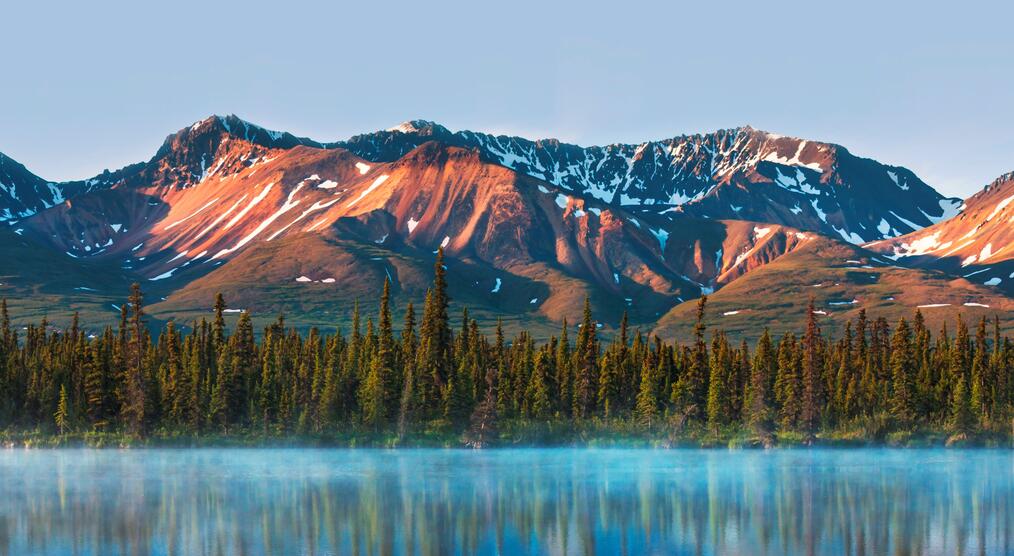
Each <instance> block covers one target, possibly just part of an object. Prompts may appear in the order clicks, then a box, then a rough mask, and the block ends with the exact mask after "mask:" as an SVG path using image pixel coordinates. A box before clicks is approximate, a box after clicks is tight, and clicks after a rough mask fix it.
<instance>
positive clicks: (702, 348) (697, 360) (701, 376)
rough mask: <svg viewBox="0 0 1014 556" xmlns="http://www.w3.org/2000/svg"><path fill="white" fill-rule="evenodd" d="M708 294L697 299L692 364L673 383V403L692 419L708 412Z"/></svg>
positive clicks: (682, 413) (678, 410) (678, 409)
mask: <svg viewBox="0 0 1014 556" xmlns="http://www.w3.org/2000/svg"><path fill="white" fill-rule="evenodd" d="M707 303H708V296H706V295H702V296H701V298H700V299H699V300H698V301H697V321H696V323H695V324H694V345H693V348H692V350H691V355H690V365H689V367H688V368H687V370H686V372H685V373H683V376H681V377H680V378H679V380H677V381H676V383H675V384H674V385H673V392H672V403H673V405H674V406H675V407H676V410H677V412H679V413H680V414H681V415H683V416H685V417H687V418H690V419H700V418H702V417H703V416H705V414H706V402H707V391H708V382H707V381H708V375H709V370H708V346H707V344H706V343H705V342H704V331H705V329H706V328H707V327H706V326H705V325H704V313H705V308H706V306H707Z"/></svg>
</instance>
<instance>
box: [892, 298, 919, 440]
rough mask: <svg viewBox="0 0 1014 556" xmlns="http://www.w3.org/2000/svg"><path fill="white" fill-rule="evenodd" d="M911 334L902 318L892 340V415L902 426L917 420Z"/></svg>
mask: <svg viewBox="0 0 1014 556" xmlns="http://www.w3.org/2000/svg"><path fill="white" fill-rule="evenodd" d="M912 359H913V355H912V345H911V332H910V331H909V328H908V322H906V321H905V319H904V318H902V319H901V320H900V321H899V322H898V327H897V328H896V329H895V330H894V338H893V339H892V340H891V379H892V383H893V385H892V396H891V414H892V415H893V416H894V418H895V419H898V421H899V422H901V423H902V424H906V425H907V424H911V423H912V422H913V421H914V420H915V413H916V402H915V383H914V380H913V366H914V365H913V361H912Z"/></svg>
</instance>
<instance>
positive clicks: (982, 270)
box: [867, 172, 1014, 295]
mask: <svg viewBox="0 0 1014 556" xmlns="http://www.w3.org/2000/svg"><path fill="white" fill-rule="evenodd" d="M867 247H868V248H869V249H871V250H874V251H877V252H880V253H883V254H884V256H886V257H890V258H892V259H894V260H897V261H898V262H899V263H904V264H906V265H912V266H917V267H924V268H935V269H939V270H943V271H945V272H949V273H952V274H955V275H961V276H964V277H966V278H968V279H969V280H970V281H974V282H977V283H980V284H985V285H987V286H998V287H999V288H1001V289H1002V290H1003V291H1005V292H1007V294H1008V295H1011V294H1014V172H1011V173H1008V174H1004V175H1002V176H1000V177H998V178H997V179H995V180H994V181H993V182H992V183H990V184H989V185H987V186H986V187H985V188H984V189H983V190H982V191H980V192H979V193H976V194H975V195H973V196H972V197H970V198H969V199H968V200H967V201H965V204H964V206H963V208H962V211H961V213H960V214H959V215H958V216H956V217H954V218H951V219H949V220H946V221H944V222H940V223H939V224H936V225H934V226H931V227H929V228H926V229H924V230H920V231H918V232H916V233H913V234H908V235H905V236H902V237H899V238H895V239H892V240H888V241H881V242H876V243H872V244H870V245H868V246H867Z"/></svg>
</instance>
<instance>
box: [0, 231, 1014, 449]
mask: <svg viewBox="0 0 1014 556" xmlns="http://www.w3.org/2000/svg"><path fill="white" fill-rule="evenodd" d="M442 261H443V253H442V250H441V252H440V253H439V254H438V257H437V262H436V265H435V268H434V273H435V277H434V281H433V284H432V287H431V288H430V289H429V291H428V293H427V295H426V300H425V305H424V307H423V309H422V314H421V318H418V320H417V315H416V312H415V310H414V308H413V307H412V306H411V305H409V306H408V307H406V311H405V318H404V322H403V323H401V326H400V331H399V332H397V333H396V332H395V325H394V323H393V322H392V317H391V310H392V308H391V307H390V304H389V286H390V285H389V283H385V285H384V290H383V293H382V295H381V297H380V302H379V307H378V310H377V312H376V313H373V312H370V311H363V313H364V315H363V316H360V310H359V307H358V305H357V307H356V310H355V313H354V320H353V323H352V325H351V327H350V329H349V330H347V331H342V330H339V331H338V332H337V333H336V334H334V335H332V336H329V335H323V334H321V333H320V332H319V331H318V330H316V329H312V330H310V331H309V332H308V334H306V335H305V336H304V335H301V334H299V333H297V332H296V331H295V330H294V329H289V328H286V325H285V321H284V318H282V317H279V318H278V320H277V321H276V322H275V323H274V324H272V325H270V326H268V327H266V328H265V329H264V330H263V333H262V334H261V335H260V336H259V339H258V338H257V337H256V336H255V334H254V329H253V326H252V323H251V319H250V315H249V314H247V313H246V312H244V313H243V314H241V315H240V318H239V321H238V324H237V325H236V326H235V327H234V329H233V330H227V327H226V325H225V320H224V317H223V312H224V311H225V309H226V303H225V300H223V299H222V296H221V295H219V296H218V297H217V299H216V300H215V306H214V308H215V312H214V317H213V320H212V321H211V322H208V321H205V320H202V321H201V322H198V323H195V325H194V326H193V331H192V332H191V333H188V334H183V333H181V332H180V330H179V329H178V328H177V327H176V326H174V324H173V323H172V322H169V323H168V324H167V325H166V327H165V328H164V329H163V330H162V331H161V333H160V334H158V336H157V338H155V337H153V336H152V335H151V334H150V333H149V331H148V328H147V326H146V324H145V313H144V305H143V294H142V292H141V290H140V287H139V286H138V285H136V284H135V285H134V287H133V289H132V291H131V294H130V298H129V303H128V304H126V305H124V306H123V307H122V309H121V318H120V324H119V327H118V328H113V327H108V328H106V329H105V330H104V332H102V333H101V334H97V335H87V334H85V333H84V332H82V328H81V327H80V325H79V324H78V323H77V321H76V320H75V323H74V324H73V325H72V326H71V327H70V328H69V329H67V330H64V331H59V332H52V331H50V330H49V327H48V326H47V324H46V323H45V322H43V323H41V324H40V325H38V326H28V327H27V328H26V329H25V330H24V331H23V333H21V332H20V331H17V330H14V329H13V328H12V325H11V323H10V319H9V316H8V313H7V305H6V300H5V301H4V303H3V315H2V318H3V321H2V331H0V334H2V337H0V429H2V430H3V431H4V432H3V433H2V434H3V436H4V437H5V438H6V439H7V442H13V441H15V440H23V441H26V442H30V441H41V440H43V439H47V440H49V441H54V439H56V441H57V442H59V441H60V440H59V439H61V438H62V439H65V440H66V439H72V441H73V440H74V439H76V440H78V441H84V442H87V443H92V444H102V442H104V441H105V442H113V441H115V442H128V441H129V442H147V441H158V440H159V439H161V440H163V441H169V440H172V439H177V440H179V439H182V441H185V442H193V441H195V440H196V439H213V441H228V439H239V440H242V439H247V440H249V439H254V440H255V441H263V440H265V439H272V438H274V439H290V440H291V439H300V440H302V441H305V442H308V443H312V442H316V443H321V444H346V445H352V444H365V445H388V446H393V445H412V444H439V445H462V444H465V445H470V446H476V447H479V446H486V445H502V444H520V443H531V444H552V443H572V442H595V441H601V442H619V441H621V440H623V441H636V442H648V443H651V444H653V445H679V444H682V443H687V444H691V443H693V444H705V445H708V444H710V445H720V444H725V443H739V444H744V445H745V444H757V445H760V444H763V445H771V444H774V443H805V444H809V443H812V442H863V443H865V442H888V443H898V444H909V443H918V442H939V443H943V442H948V443H986V444H996V443H1000V442H1006V441H1008V440H1009V439H1010V435H1011V427H1012V416H1014V411H1012V410H1014V380H1012V379H1011V369H1012V368H1014V349H1012V345H1011V339H1010V338H1009V337H1002V336H1001V334H1000V332H999V324H998V322H997V321H994V322H987V321H986V320H985V319H983V320H981V321H979V322H975V323H971V328H972V330H970V329H969V324H967V323H965V322H963V321H962V320H961V319H960V318H959V319H958V320H957V322H955V323H953V325H952V326H953V330H949V329H948V327H947V326H944V327H943V329H942V330H940V331H938V332H936V333H934V332H931V331H930V330H928V329H927V328H926V326H925V325H924V322H923V318H922V315H921V314H920V313H919V312H916V313H915V314H914V315H913V317H912V318H911V320H910V321H909V320H906V319H901V320H900V321H899V322H897V323H893V324H892V323H888V322H886V321H885V320H884V319H879V318H878V319H874V318H867V316H866V314H865V312H863V313H860V316H859V318H858V319H857V320H855V321H854V322H850V323H848V324H847V325H846V327H845V329H844V332H843V333H842V334H841V335H840V337H834V338H832V337H829V336H826V335H824V334H822V332H821V330H820V328H819V327H818V324H817V321H816V319H815V317H814V316H813V308H812V306H811V310H810V319H809V323H808V326H807V327H806V329H805V330H802V331H799V333H797V334H791V333H790V334H786V335H784V336H783V337H780V338H775V337H771V335H770V334H768V333H767V331H765V332H764V333H763V335H762V336H761V337H760V339H759V340H758V341H757V342H756V343H755V345H752V346H751V345H747V343H746V342H745V341H743V342H740V343H738V344H737V343H735V342H733V341H731V340H730V339H729V338H728V337H727V336H726V335H725V334H724V333H723V332H722V331H721V330H714V331H709V330H706V329H705V327H704V326H703V324H702V322H703V316H704V311H705V310H706V308H707V298H706V297H702V298H701V299H700V301H699V304H698V320H697V326H696V328H695V332H694V334H693V336H692V337H690V338H686V339H685V341H676V342H670V341H667V340H666V339H663V338H659V337H651V336H647V337H646V336H645V335H643V334H642V333H641V332H640V331H637V330H630V329H628V326H627V325H626V319H624V323H623V324H622V325H621V327H620V329H619V331H618V333H617V334H616V335H615V336H614V337H613V338H612V339H611V340H610V341H605V340H603V339H600V338H599V337H598V335H597V331H596V328H597V327H596V323H595V322H594V320H593V319H592V312H591V308H590V306H589V304H588V302H587V301H586V302H585V309H584V319H583V322H582V323H581V324H580V326H579V327H577V328H576V332H574V333H573V335H574V336H575V337H574V338H571V334H572V333H571V331H570V330H569V328H568V325H567V324H566V323H564V325H563V326H562V328H561V331H560V334H559V336H558V337H553V338H551V339H550V340H549V341H548V342H545V343H536V342H535V341H534V340H533V338H532V337H531V336H530V335H529V334H527V333H525V332H521V333H519V334H518V335H517V336H516V337H514V338H505V337H504V333H503V330H502V327H500V326H498V327H497V331H496V333H495V335H494V336H493V337H488V336H486V335H484V334H483V333H481V332H480V329H479V324H478V323H477V322H476V321H475V320H473V319H470V318H469V316H468V313H467V311H465V312H464V314H462V315H461V316H460V319H455V320H454V321H452V319H451V318H450V317H449V315H448V301H449V299H448V292H447V285H446V281H445V269H444V266H443V262H442ZM364 321H365V323H364ZM22 334H23V335H22ZM33 439H34V440H33ZM110 439H113V440H110Z"/></svg>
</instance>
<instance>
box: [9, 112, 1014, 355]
mask: <svg viewBox="0 0 1014 556" xmlns="http://www.w3.org/2000/svg"><path fill="white" fill-rule="evenodd" d="M1012 201H1014V179H1012V176H1011V175H1010V174H1008V175H1006V176H1003V177H1001V178H999V179H997V180H996V181H995V182H994V183H992V184H990V185H989V186H987V187H986V188H985V189H983V191H981V192H980V193H978V194H976V195H975V196H973V197H971V198H969V199H968V200H965V201H962V200H960V199H954V198H948V197H945V196H943V195H941V194H940V193H938V192H937V191H936V190H935V189H933V188H932V187H931V186H930V185H928V184H926V183H925V182H923V181H922V180H921V179H919V178H918V177H917V176H916V175H915V174H914V173H913V172H911V171H910V170H907V169H905V168H903V167H899V166H891V165H887V164H883V163H880V162H878V161H875V160H871V159H867V158H861V157H857V156H855V155H853V154H852V153H850V152H849V151H848V150H847V149H845V148H844V147H841V146H839V145H834V144H831V143H823V142H818V141H810V140H804V139H798V138H793V137H785V136H780V135H775V134H772V133H767V132H764V131H759V130H756V129H753V128H750V127H742V128H736V129H729V130H720V131H716V132H713V133H707V134H699V135H688V136H678V137H673V138H670V139H664V140H659V141H648V142H644V143H641V144H613V145H607V146H601V147H580V146H576V145H570V144H566V143H562V142H560V141H557V140H554V139H545V140H537V141H533V140H528V139H524V138H520V137H507V136H493V135H489V134H483V133H476V132H471V131H459V132H451V131H449V130H448V129H447V128H445V127H443V126H441V125H439V124H436V123H433V122H428V121H423V120H414V121H410V122H406V123H404V124H401V125H399V126H397V127H394V128H391V129H388V130H385V131H377V132H373V133H368V134H363V135H357V136H354V137H352V138H350V139H348V140H344V141H335V142H318V141H315V140H311V139H307V138H301V137H296V136H294V135H292V134H289V133H283V132H276V131H270V130H266V129H264V128H262V127H259V126H256V125H254V124H251V123H249V122H246V121H244V120H242V119H240V118H238V117H236V116H224V117H220V116H212V117H210V118H207V119H204V120H201V121H199V122H197V123H195V124H193V125H191V126H189V127H186V128H183V129H181V130H179V131H178V132H176V133H174V134H172V135H170V136H169V137H167V139H166V140H165V142H164V143H163V144H162V146H161V147H160V148H159V149H158V150H157V151H156V152H155V154H154V156H153V157H152V158H151V159H150V160H148V161H147V162H141V163H137V164H132V165H129V166H126V167H124V168H122V169H119V170H115V171H111V172H110V171H107V172H103V173H102V174H100V175H98V176H94V177H92V178H88V179H84V180H79V181H72V182H61V183H57V182H50V181H47V180H45V179H43V178H40V177H38V176H36V175H35V174H33V173H32V172H30V171H29V170H28V169H26V168H25V167H24V166H22V165H20V164H18V163H17V162H15V161H14V160H12V159H10V158H8V157H6V156H4V155H2V154H0V221H2V222H4V223H5V224H6V226H2V227H0V245H2V247H0V249H2V251H0V295H4V296H6V297H8V298H9V300H10V303H11V304H12V305H13V306H14V307H15V309H16V314H17V315H20V316H21V317H22V318H26V319H28V318H31V319H38V318H39V317H41V316H43V315H45V316H47V317H48V318H49V319H50V321H52V322H56V323H60V322H65V321H67V320H69V317H70V315H71V313H72V312H73V311H75V310H77V311H82V312H87V313H90V315H89V316H90V318H91V319H92V320H94V319H95V318H100V319H102V320H104V321H105V322H110V323H111V322H114V321H115V320H117V319H118V318H119V305H120V303H121V301H122V299H123V298H124V297H125V291H126V287H127V285H128V284H129V283H131V282H133V281H140V282H142V284H143V287H144V289H145V291H146V292H148V302H149V304H150V309H149V310H150V312H151V314H152V315H154V316H155V317H156V318H159V319H169V318H175V319H177V320H180V321H181V322H189V321H190V320H191V319H194V318H198V317H200V316H205V315H207V314H208V312H209V311H210V306H211V303H212V300H213V298H214V294H215V293H217V292H219V291H220V292H222V293H223V294H224V295H225V297H226V299H227V300H228V302H229V304H230V307H232V308H233V310H240V309H249V310H251V311H253V312H254V313H255V314H258V315H262V316H264V317H265V318H272V317H273V316H274V315H275V314H276V313H278V312H282V313H284V314H285V315H286V316H287V318H289V319H290V321H294V322H296V323H299V324H303V325H307V326H309V325H317V326H327V327H333V326H335V325H340V324H341V323H343V322H345V320H347V318H348V316H349V311H350V310H351V307H352V306H353V304H354V302H355V301H356V300H359V301H362V302H363V303H369V304H372V303H373V302H374V300H375V298H376V295H377V293H378V291H379V287H380V285H381V284H382V283H383V281H384V279H385V278H387V279H390V280H391V282H392V291H393V293H394V298H395V302H396V306H398V307H399V308H401V309H402V310H404V308H405V306H406V304H407V303H408V302H409V301H414V302H416V303H418V302H420V301H421V300H422V298H423V296H424V295H425V291H426V288H427V286H428V284H429V281H430V279H431V277H432V266H433V263H434V260H435V257H436V254H435V253H436V251H437V250H438V249H440V248H443V250H444V252H445V255H446V264H447V266H448V269H449V270H450V272H449V275H450V286H451V294H452V296H453V298H454V299H455V303H456V306H455V309H460V308H461V307H463V306H467V307H468V308H469V309H470V310H471V311H472V312H473V316H474V315H479V316H488V317H489V319H487V320H488V321H489V322H493V319H494V317H500V318H503V319H504V320H505V321H506V322H507V324H508V326H520V325H523V326H525V327H528V328H532V329H533V330H536V331H537V333H538V331H546V332H547V333H548V331H550V330H555V329H558V328H559V326H561V323H562V322H563V321H564V319H568V320H569V322H571V323H573V322H576V321H577V318H578V316H579V313H580V310H581V306H582V302H583V299H584V297H585V296H589V297H591V299H592V301H593V305H594V307H595V311H596V317H597V318H598V319H599V321H600V322H601V323H602V326H603V328H604V329H606V330H607V331H608V330H609V329H611V328H612V327H614V326H615V325H616V324H617V323H618V322H619V319H620V318H621V316H622V314H623V313H624V312H625V311H626V312H627V313H628V314H629V317H630V320H631V321H632V322H633V323H635V324H636V325H638V326H640V327H641V328H642V329H645V330H646V331H655V332H659V333H665V334H680V333H683V332H685V331H686V330H687V327H688V323H691V322H692V320H693V319H692V316H691V314H692V307H693V306H694V305H695V301H694V300H695V299H697V298H698V297H700V296H701V295H703V294H708V295H710V298H711V304H712V310H711V311H710V312H709V315H710V316H709V324H713V325H718V326H722V327H723V328H726V329H728V330H730V331H732V332H734V333H738V334H742V335H745V336H754V335H756V334H759V332H760V331H761V330H762V329H763V327H764V326H769V327H771V328H772V330H773V331H782V330H783V329H789V328H793V327H795V326H797V325H798V323H799V322H800V321H801V320H802V319H804V318H805V317H806V311H805V306H806V303H807V300H808V299H809V297H810V296H813V297H815V298H816V300H817V303H818V305H819V306H820V308H819V310H818V311H819V314H820V315H821V316H822V319H826V323H827V326H828V327H829V328H833V327H835V326H837V325H838V324H840V323H841V322H843V321H844V320H845V319H847V318H850V317H852V316H854V314H855V313H856V312H858V311H859V310H860V309H863V308H865V309H867V310H868V311H870V312H871V313H872V314H875V315H883V316H885V317H887V318H889V319H896V318H898V317H900V316H910V315H911V313H912V312H913V311H914V310H915V309H917V308H919V309H920V310H922V311H923V312H924V313H925V315H926V317H927V320H929V321H930V322H931V323H933V322H937V321H940V320H942V319H944V318H950V317H952V316H953V313H954V312H956V311H960V312H962V313H966V314H967V315H966V316H968V317H969V318H978V317H979V316H983V315H990V316H991V315H993V314H1000V315H1001V316H1002V317H1003V318H1005V322H1007V320H1008V319H1006V317H1007V316H1008V315H1009V314H1010V311H1011V309H1014V300H1012V298H1011V295H1012V294H1014V289H1012V284H1014V263H1012V262H1011V253H1010V252H1009V251H1010V250H1009V249H1008V247H1009V245H1010V235H1011V232H1010V230H1011V229H1012V221H1014V217H1012V215H1014V205H1011V202H1012Z"/></svg>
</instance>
